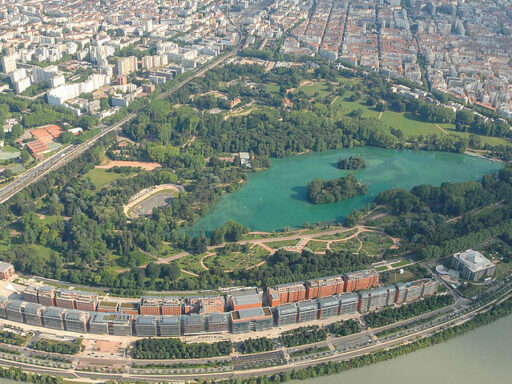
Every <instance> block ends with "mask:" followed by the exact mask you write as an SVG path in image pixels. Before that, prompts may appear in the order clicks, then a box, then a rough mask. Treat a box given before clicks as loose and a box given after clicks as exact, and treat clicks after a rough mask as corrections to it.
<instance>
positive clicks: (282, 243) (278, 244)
mask: <svg viewBox="0 0 512 384" xmlns="http://www.w3.org/2000/svg"><path fill="white" fill-rule="evenodd" d="M298 243H299V239H292V240H277V241H271V242H268V243H265V245H268V246H269V247H270V248H274V249H279V248H284V247H294V246H296V245H297V244H298Z"/></svg>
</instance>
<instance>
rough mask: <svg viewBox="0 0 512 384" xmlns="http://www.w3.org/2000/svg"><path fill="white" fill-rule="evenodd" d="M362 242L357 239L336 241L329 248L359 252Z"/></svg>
mask: <svg viewBox="0 0 512 384" xmlns="http://www.w3.org/2000/svg"><path fill="white" fill-rule="evenodd" d="M359 246H360V243H359V241H358V240H357V239H350V240H347V241H335V242H332V243H331V244H330V245H329V248H331V250H333V251H347V252H357V250H358V249H359Z"/></svg>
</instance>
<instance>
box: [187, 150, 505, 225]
mask: <svg viewBox="0 0 512 384" xmlns="http://www.w3.org/2000/svg"><path fill="white" fill-rule="evenodd" d="M353 155H361V156H362V157H363V158H364V159H365V160H366V163H367V168H365V169H361V170H357V171H343V170H339V169H337V168H336V163H337V162H338V159H339V158H340V157H341V156H342V157H349V156H353ZM499 168H501V164H499V163H497V162H493V161H490V160H487V159H482V158H478V157H474V156H468V155H462V154H456V153H445V152H426V151H412V150H393V149H384V148H376V147H358V148H351V149H342V150H335V151H327V152H316V153H308V154H304V155H298V156H290V157H287V158H283V159H273V160H272V167H271V168H270V169H268V170H265V171H262V172H256V173H254V174H251V175H249V178H248V182H247V183H246V184H245V185H244V186H243V187H242V188H241V189H240V190H238V191H236V192H234V193H230V194H226V195H224V196H223V197H222V198H221V199H220V201H219V203H218V204H217V205H216V206H215V207H214V208H212V210H211V211H210V212H209V213H208V214H207V215H206V216H204V217H202V218H200V219H199V220H198V221H197V222H196V224H195V225H194V226H193V227H192V230H191V232H192V233H194V234H197V233H199V232H200V231H201V230H205V231H207V232H208V231H211V230H212V229H214V228H216V227H219V226H221V225H223V224H224V223H225V222H226V221H227V220H230V219H231V220H235V221H237V222H239V223H241V224H243V225H245V226H248V227H249V228H251V230H255V231H272V230H277V229H281V228H283V227H284V226H290V227H300V226H302V224H304V223H306V222H307V223H319V222H336V221H342V220H343V219H344V217H345V216H346V215H347V214H348V213H350V212H351V211H352V210H354V209H355V208H361V207H362V206H364V205H365V204H367V203H369V202H371V201H372V200H373V199H374V198H375V196H376V195H377V194H378V193H379V192H382V191H384V190H386V189H390V188H395V187H397V188H406V189H410V188H412V187H413V186H415V185H418V184H433V185H440V184H441V183H442V182H445V181H453V182H457V181H466V180H478V179H480V178H481V177H482V176H483V175H485V174H488V173H492V172H494V171H496V170H498V169H499ZM349 172H353V173H354V175H355V177H356V178H357V179H358V180H359V181H360V182H361V183H363V184H368V190H369V193H368V195H365V196H357V197H354V198H352V199H349V200H345V201H341V202H338V203H333V204H323V205H314V204H310V203H309V202H308V201H307V200H306V194H307V185H308V183H309V182H311V180H313V179H314V178H315V177H318V178H321V179H324V180H328V179H334V178H338V177H341V176H344V175H346V174H347V173H349Z"/></svg>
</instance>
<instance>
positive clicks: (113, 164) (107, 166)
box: [96, 160, 161, 171]
mask: <svg viewBox="0 0 512 384" xmlns="http://www.w3.org/2000/svg"><path fill="white" fill-rule="evenodd" d="M114 167H134V168H137V167H140V168H142V169H144V170H146V171H152V170H153V169H155V168H160V167H161V165H160V164H159V163H150V162H144V161H123V160H111V161H109V162H108V163H106V164H103V165H98V166H97V167H96V168H99V169H110V168H114Z"/></svg>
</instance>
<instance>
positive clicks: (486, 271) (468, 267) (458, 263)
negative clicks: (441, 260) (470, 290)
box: [452, 249, 496, 281]
mask: <svg viewBox="0 0 512 384" xmlns="http://www.w3.org/2000/svg"><path fill="white" fill-rule="evenodd" d="M452 267H453V268H454V269H457V270H459V271H461V276H462V277H463V278H465V279H467V280H473V281H476V280H480V279H482V278H484V277H486V276H492V275H493V274H494V271H495V269H496V267H495V265H494V263H493V262H491V261H490V260H489V259H487V258H486V257H485V256H484V255H482V254H481V253H480V252H477V251H474V250H472V249H468V250H467V251H464V252H459V253H456V254H455V255H453V259H452Z"/></svg>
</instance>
